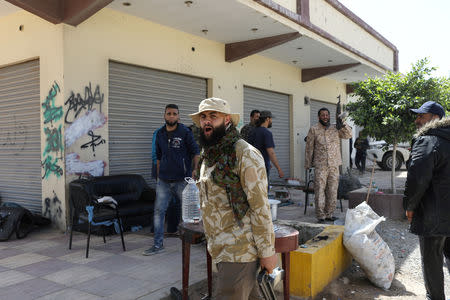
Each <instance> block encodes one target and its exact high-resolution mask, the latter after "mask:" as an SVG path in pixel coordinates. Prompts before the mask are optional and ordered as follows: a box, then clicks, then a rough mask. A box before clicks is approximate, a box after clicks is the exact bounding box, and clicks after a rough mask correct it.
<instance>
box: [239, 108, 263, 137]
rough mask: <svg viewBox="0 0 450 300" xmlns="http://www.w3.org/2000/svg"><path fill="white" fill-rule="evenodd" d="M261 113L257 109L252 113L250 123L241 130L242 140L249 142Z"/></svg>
mask: <svg viewBox="0 0 450 300" xmlns="http://www.w3.org/2000/svg"><path fill="white" fill-rule="evenodd" d="M259 115H260V111H259V110H257V109H254V110H252V112H251V113H250V122H249V123H248V124H246V125H244V127H242V129H241V138H242V139H243V140H245V141H246V142H248V138H249V137H250V135H251V133H252V131H253V129H255V123H256V121H257V120H258V119H259Z"/></svg>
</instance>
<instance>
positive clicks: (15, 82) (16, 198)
mask: <svg viewBox="0 0 450 300" xmlns="http://www.w3.org/2000/svg"><path fill="white" fill-rule="evenodd" d="M39 84H40V83H39V60H33V61H29V62H25V63H21V64H17V65H12V66H8V67H4V68H0V148H1V150H0V198H1V201H3V202H15V203H17V204H20V205H22V206H24V207H25V208H27V209H29V210H31V211H33V212H35V213H39V214H41V212H42V179H41V132H40V128H41V126H40V111H41V109H40V101H39V98H40V94H39V88H40V85H39Z"/></svg>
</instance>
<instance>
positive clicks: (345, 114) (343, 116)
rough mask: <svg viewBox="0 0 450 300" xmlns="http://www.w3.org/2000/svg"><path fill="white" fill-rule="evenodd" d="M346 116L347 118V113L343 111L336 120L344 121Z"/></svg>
mask: <svg viewBox="0 0 450 300" xmlns="http://www.w3.org/2000/svg"><path fill="white" fill-rule="evenodd" d="M347 116H348V112H346V111H344V112H343V113H342V114H340V115H339V116H338V118H339V119H341V121H345V119H346V118H347Z"/></svg>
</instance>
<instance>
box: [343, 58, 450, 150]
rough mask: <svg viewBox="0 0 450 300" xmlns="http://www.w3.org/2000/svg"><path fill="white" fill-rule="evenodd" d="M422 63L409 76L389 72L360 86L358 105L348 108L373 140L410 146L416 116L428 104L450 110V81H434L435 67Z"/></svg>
mask: <svg viewBox="0 0 450 300" xmlns="http://www.w3.org/2000/svg"><path fill="white" fill-rule="evenodd" d="M428 64H429V61H428V59H426V58H425V59H421V60H419V61H418V62H417V63H416V64H414V65H413V66H412V70H411V71H410V72H408V73H407V74H405V75H403V74H401V73H393V72H388V73H387V74H386V75H385V76H384V77H382V78H368V79H367V80H364V81H361V82H359V83H356V84H355V85H354V86H353V87H354V93H355V96H356V98H357V99H356V101H355V102H351V103H349V104H348V105H347V110H348V112H349V115H350V117H351V118H352V119H353V121H354V123H355V124H356V125H358V126H362V127H364V129H365V131H366V132H367V134H368V135H370V136H371V137H374V138H375V139H377V140H385V141H386V142H387V143H388V144H397V143H399V142H409V141H410V140H411V138H412V135H413V134H414V132H415V125H414V119H415V115H414V114H412V113H411V112H410V109H411V108H418V107H420V106H421V105H422V104H423V103H424V102H426V101H430V100H431V101H435V102H438V103H440V104H441V105H442V106H443V107H444V109H446V110H447V111H448V110H449V109H450V80H449V78H445V77H433V76H432V72H433V71H434V70H435V68H434V67H429V66H428Z"/></svg>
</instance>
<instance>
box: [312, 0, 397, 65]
mask: <svg viewBox="0 0 450 300" xmlns="http://www.w3.org/2000/svg"><path fill="white" fill-rule="evenodd" d="M309 6H310V18H311V23H313V24H315V25H317V26H319V27H320V28H322V29H323V30H325V31H327V32H328V33H330V34H331V35H333V36H335V37H336V38H338V39H340V40H341V41H343V42H344V43H346V44H348V45H350V46H352V47H353V48H355V49H357V50H359V51H360V52H362V53H364V54H365V55H367V56H368V57H370V58H372V59H374V60H376V61H377V62H380V63H381V64H383V65H384V66H386V67H388V68H390V69H393V66H394V65H393V64H394V61H393V55H394V52H393V50H392V49H390V48H388V47H387V46H386V45H384V44H383V43H382V42H380V41H379V40H377V39H375V38H374V37H373V36H372V35H370V34H369V33H368V32H367V31H365V30H364V29H362V28H361V27H360V26H359V25H357V24H355V23H354V22H353V21H351V20H350V19H348V18H347V17H346V16H344V15H343V14H341V13H340V12H339V11H337V10H336V9H335V8H334V7H332V6H331V5H329V4H328V3H327V2H325V1H324V0H314V1H310V4H309ZM380 17H382V16H380Z"/></svg>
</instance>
